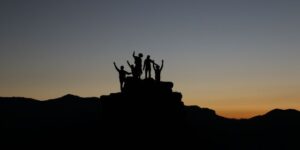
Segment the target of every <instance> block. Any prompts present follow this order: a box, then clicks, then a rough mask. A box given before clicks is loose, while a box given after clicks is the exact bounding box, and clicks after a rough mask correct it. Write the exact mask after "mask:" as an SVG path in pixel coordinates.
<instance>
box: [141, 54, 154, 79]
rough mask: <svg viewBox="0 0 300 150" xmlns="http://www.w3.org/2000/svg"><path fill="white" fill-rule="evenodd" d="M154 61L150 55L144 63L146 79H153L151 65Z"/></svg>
mask: <svg viewBox="0 0 300 150" xmlns="http://www.w3.org/2000/svg"><path fill="white" fill-rule="evenodd" d="M153 62H154V61H153V60H151V59H150V55H148V56H147V58H146V59H145V61H144V68H143V70H145V79H148V78H151V63H153Z"/></svg>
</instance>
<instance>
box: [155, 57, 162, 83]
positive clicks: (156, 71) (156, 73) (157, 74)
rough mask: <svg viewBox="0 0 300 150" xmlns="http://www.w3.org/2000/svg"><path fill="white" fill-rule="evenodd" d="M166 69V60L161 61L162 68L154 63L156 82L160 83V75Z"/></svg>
mask: <svg viewBox="0 0 300 150" xmlns="http://www.w3.org/2000/svg"><path fill="white" fill-rule="evenodd" d="M163 67H164V60H162V61H161V66H159V65H158V64H156V63H153V69H154V73H155V80H156V81H158V82H160V74H161V70H162V69H163Z"/></svg>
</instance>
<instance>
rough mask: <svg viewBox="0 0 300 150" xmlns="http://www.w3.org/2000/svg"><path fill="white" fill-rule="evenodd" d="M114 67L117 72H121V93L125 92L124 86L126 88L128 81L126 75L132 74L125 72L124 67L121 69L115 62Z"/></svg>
mask: <svg viewBox="0 0 300 150" xmlns="http://www.w3.org/2000/svg"><path fill="white" fill-rule="evenodd" d="M114 66H115V68H116V70H117V71H118V72H119V80H120V89H121V91H123V86H124V82H125V80H126V75H128V74H131V73H129V72H127V71H125V70H124V66H121V67H120V68H121V69H119V68H118V67H117V65H116V63H115V62H114Z"/></svg>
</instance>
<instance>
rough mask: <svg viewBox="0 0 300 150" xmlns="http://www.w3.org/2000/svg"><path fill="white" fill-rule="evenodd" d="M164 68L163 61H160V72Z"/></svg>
mask: <svg viewBox="0 0 300 150" xmlns="http://www.w3.org/2000/svg"><path fill="white" fill-rule="evenodd" d="M163 67H164V60H161V66H160V70H162V69H163Z"/></svg>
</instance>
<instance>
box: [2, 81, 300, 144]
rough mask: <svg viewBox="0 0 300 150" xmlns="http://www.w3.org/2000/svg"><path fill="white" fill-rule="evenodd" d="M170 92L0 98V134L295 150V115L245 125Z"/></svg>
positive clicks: (148, 84)
mask: <svg viewBox="0 0 300 150" xmlns="http://www.w3.org/2000/svg"><path fill="white" fill-rule="evenodd" d="M172 88H173V83H171V82H156V81H154V80H151V79H149V80H134V79H129V80H128V81H127V82H126V85H125V87H124V90H123V92H120V93H112V94H110V95H104V96H101V97H100V98H96V97H91V98H81V97H79V96H75V95H71V94H68V95H65V96H63V97H60V98H57V99H51V100H47V101H38V100H34V99H28V98H19V97H11V98H5V97H2V98H0V119H1V121H0V132H1V135H2V136H3V137H6V139H11V140H14V141H17V140H22V141H24V140H25V141H27V142H32V141H37V140H38V141H41V139H43V140H46V141H47V140H51V141H53V140H54V141H56V142H57V141H64V142H63V143H65V142H66V141H69V144H72V145H78V144H79V145H94V146H98V147H99V146H100V145H105V144H107V143H114V144H113V145H110V148H113V147H114V146H120V145H123V147H130V148H132V147H135V148H141V147H140V146H138V144H141V145H144V146H145V148H146V147H148V146H161V145H164V146H167V147H168V146H171V147H179V146H183V147H185V148H188V146H195V147H198V148H199V149H222V150H223V149H230V150H231V149H236V150H238V149H243V150H244V149H249V150H250V149H294V148H295V147H296V146H298V144H297V143H298V138H297V136H298V135H300V112H299V111H297V110H292V109H288V110H280V109H274V110H272V111H270V112H268V113H266V114H264V115H261V116H256V117H253V118H250V119H228V118H225V117H222V116H218V115H217V114H216V113H215V111H214V110H211V109H208V108H201V107H199V106H185V105H184V103H183V102H182V100H181V99H182V95H181V93H178V92H173V91H172ZM28 135H30V136H28ZM137 143H138V144H137ZM142 149H143V148H142ZM296 149H297V148H296Z"/></svg>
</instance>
